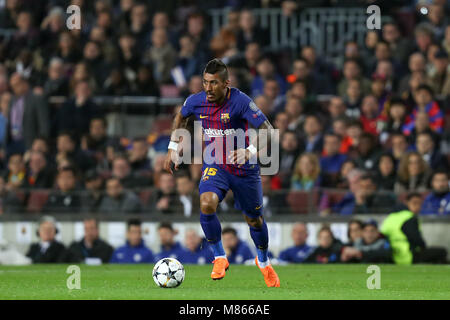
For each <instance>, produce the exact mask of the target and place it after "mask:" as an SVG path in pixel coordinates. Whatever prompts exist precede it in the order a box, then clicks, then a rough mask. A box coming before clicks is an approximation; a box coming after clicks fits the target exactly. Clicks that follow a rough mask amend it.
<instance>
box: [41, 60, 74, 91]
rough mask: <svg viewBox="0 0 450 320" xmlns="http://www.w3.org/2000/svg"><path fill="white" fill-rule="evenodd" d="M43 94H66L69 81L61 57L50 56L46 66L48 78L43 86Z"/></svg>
mask: <svg viewBox="0 0 450 320" xmlns="http://www.w3.org/2000/svg"><path fill="white" fill-rule="evenodd" d="M43 91H44V95H45V96H46V97H51V96H68V95H69V82H68V81H67V78H66V77H65V74H64V61H63V60H62V59H61V58H52V59H51V60H50V63H49V67H48V79H47V81H46V82H45V84H44V87H43Z"/></svg>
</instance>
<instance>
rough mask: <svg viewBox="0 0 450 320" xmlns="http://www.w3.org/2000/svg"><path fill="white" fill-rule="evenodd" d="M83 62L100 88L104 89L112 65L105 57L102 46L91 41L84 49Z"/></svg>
mask: <svg viewBox="0 0 450 320" xmlns="http://www.w3.org/2000/svg"><path fill="white" fill-rule="evenodd" d="M83 62H84V63H86V65H87V68H88V70H90V72H91V73H92V75H93V77H94V78H95V81H96V85H97V87H98V88H102V87H103V83H104V82H105V80H106V78H107V77H108V73H109V70H110V65H109V64H108V63H107V62H106V60H105V59H104V57H103V53H102V50H101V47H100V44H99V43H98V42H96V41H92V40H89V41H88V42H87V43H86V44H85V45H84V48H83Z"/></svg>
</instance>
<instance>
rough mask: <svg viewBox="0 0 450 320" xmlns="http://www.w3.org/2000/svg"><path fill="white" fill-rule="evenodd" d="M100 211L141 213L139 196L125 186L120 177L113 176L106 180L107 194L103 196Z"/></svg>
mask: <svg viewBox="0 0 450 320" xmlns="http://www.w3.org/2000/svg"><path fill="white" fill-rule="evenodd" d="M98 211H99V212H101V213H109V214H117V213H140V212H141V203H140V201H139V197H138V196H137V195H136V194H134V193H133V192H132V191H130V190H124V187H123V185H122V183H121V182H120V180H119V179H118V178H115V177H112V178H109V179H108V180H107V181H106V195H105V196H104V197H103V198H102V200H101V202H100V205H99V207H98Z"/></svg>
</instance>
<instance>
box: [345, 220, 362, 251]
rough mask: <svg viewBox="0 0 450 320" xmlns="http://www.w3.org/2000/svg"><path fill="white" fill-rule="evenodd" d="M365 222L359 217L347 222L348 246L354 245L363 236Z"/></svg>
mask: <svg viewBox="0 0 450 320" xmlns="http://www.w3.org/2000/svg"><path fill="white" fill-rule="evenodd" d="M363 227H364V223H363V222H362V221H361V220H359V219H352V220H350V221H349V222H348V224H347V238H348V243H347V246H353V244H354V243H355V242H356V241H359V240H360V239H361V238H362V232H363Z"/></svg>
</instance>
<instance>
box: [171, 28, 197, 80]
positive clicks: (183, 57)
mask: <svg viewBox="0 0 450 320" xmlns="http://www.w3.org/2000/svg"><path fill="white" fill-rule="evenodd" d="M178 41H179V45H180V50H179V53H178V58H177V61H176V66H177V67H180V68H181V70H182V73H183V76H184V80H185V81H187V80H189V79H191V77H192V76H193V75H198V74H201V73H202V71H201V70H200V68H201V66H202V64H203V61H202V60H203V59H202V58H203V57H202V55H201V54H199V52H196V50H195V42H194V39H193V38H192V37H191V36H189V35H188V34H184V35H182V36H181V37H180V39H179V40H178Z"/></svg>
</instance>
